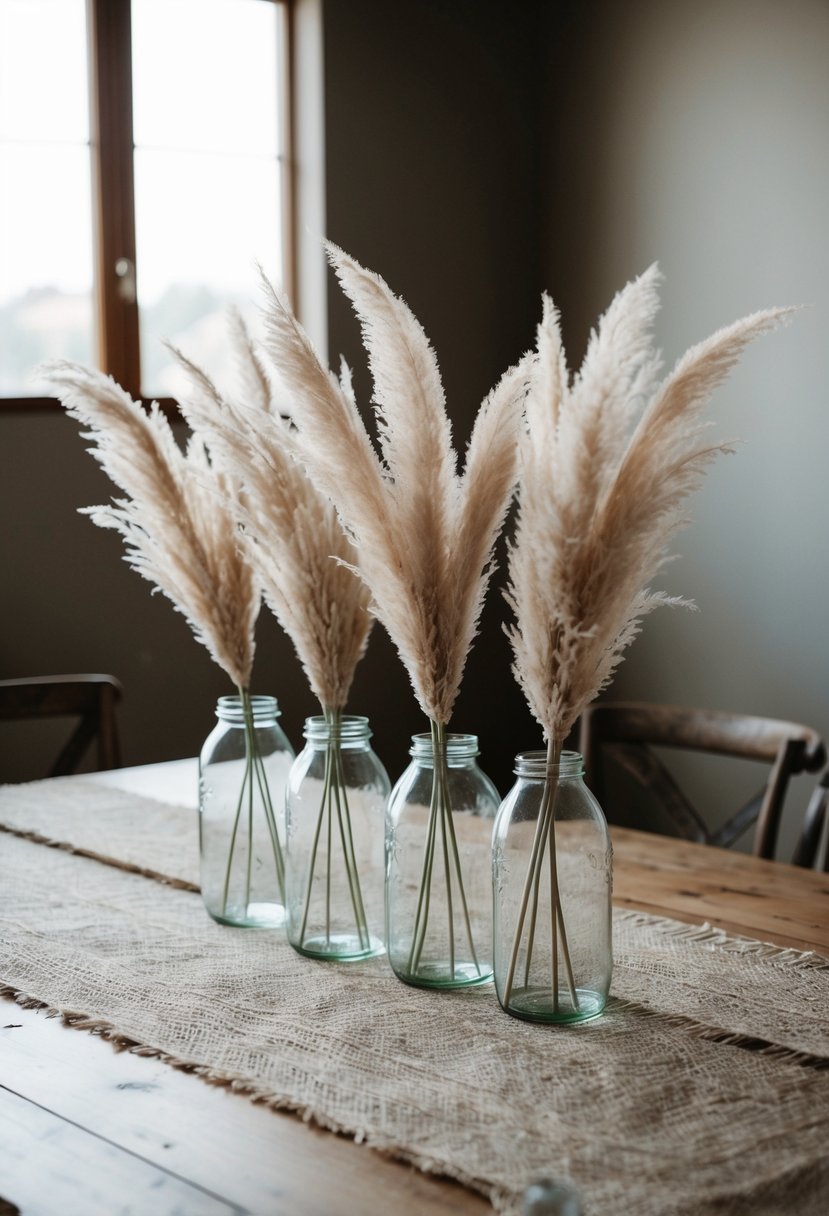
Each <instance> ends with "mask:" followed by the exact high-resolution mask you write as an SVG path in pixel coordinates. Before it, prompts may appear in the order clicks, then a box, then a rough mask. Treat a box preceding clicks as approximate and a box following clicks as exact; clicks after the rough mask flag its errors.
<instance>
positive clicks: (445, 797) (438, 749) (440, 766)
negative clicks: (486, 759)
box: [408, 721, 481, 980]
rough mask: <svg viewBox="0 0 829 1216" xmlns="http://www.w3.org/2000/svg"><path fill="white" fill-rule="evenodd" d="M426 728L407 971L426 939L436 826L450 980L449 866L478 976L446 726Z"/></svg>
mask: <svg viewBox="0 0 829 1216" xmlns="http://www.w3.org/2000/svg"><path fill="white" fill-rule="evenodd" d="M430 727H431V736H432V793H431V798H430V802H429V822H428V827H427V834H426V846H425V850H424V856H423V872H422V875H421V879H420V889H419V891H418V901H417V910H416V912H415V917H414V928H413V933H412V947H411V950H410V952H409V962H408V971H409V974H410V975H412V976H414V975H416V974H417V971H418V968H419V966H420V959H421V955H422V953H423V947H424V944H425V941H426V931H427V928H428V921H429V909H430V901H431V887H432V875H433V872H434V857H435V847H436V844H437V832H438V827H440V833H441V841H442V851H443V867H444V874H445V876H446V904H447V916H448V931H449V943H448V944H449V967H450V972H451V978H452V979H453V980H454V978H455V955H456V949H455V923H454V922H455V907H454V897H453V892H452V870H453V868H454V871H455V874H456V876H457V890H458V895H459V897H460V903H461V907H462V909H463V917H464V923H465V926H466V936H467V940H468V942H469V949H470V953H471V955H472V960H473V962H474V965H475V969H476V971H477V972H478V975H481V967H480V964H479V962H478V956H477V954H476V952H475V943H474V940H473V936H472V922H471V920H470V916H469V906H468V904H467V899H466V891H465V889H464V882H463V870H462V867H461V857H460V850H459V848H458V841H457V836H456V834H455V823H454V816H453V813H452V800H451V797H450V794H449V766H448V759H447V735H446V726H445V724H444V723H441V722H434V721H430Z"/></svg>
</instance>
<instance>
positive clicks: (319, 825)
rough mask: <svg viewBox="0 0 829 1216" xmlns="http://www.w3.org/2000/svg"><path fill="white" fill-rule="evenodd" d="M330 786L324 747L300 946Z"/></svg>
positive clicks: (329, 760) (305, 929) (329, 768)
mask: <svg viewBox="0 0 829 1216" xmlns="http://www.w3.org/2000/svg"><path fill="white" fill-rule="evenodd" d="M330 785H331V751H330V748H328V747H326V750H325V772H324V775H323V783H322V798H321V799H320V809H319V813H318V815H317V824H316V828H315V829H314V841H313V844H312V845H311V859H310V862H309V864H308V880H307V882H306V884H305V906H304V908H303V910H302V925H301V927H300V931H299V942H300V945H304V944H305V934H306V931H307V928H308V916H309V913H310V909H311V892H312V890H313V886H314V871H315V869H316V865H317V851H318V849H319V840H320V833H321V831H322V821H323V818H324V816H325V808H326V805H327V803H328V792H329V789H330Z"/></svg>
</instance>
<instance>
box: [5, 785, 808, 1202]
mask: <svg viewBox="0 0 829 1216" xmlns="http://www.w3.org/2000/svg"><path fill="white" fill-rule="evenodd" d="M192 775H193V762H191V761H183V762H177V763H175V764H172V765H152V766H147V767H145V768H142V769H133V770H128V769H124V770H120V771H118V772H117V773H112V774H96V776H95V779H96V780H99V781H102V782H105V783H107V784H113V785H119V786H121V787H124V788H130V789H133V790H134V791H136V792H139V793H143V794H153V793H155V794H156V796H159V797H164V796H165V794H166V796H167V797H172V796H174V794H173V792H174V791H178V792H179V794H178V795H176V796H177V797H178V796H180V797H182V798H187V797H188V793H187V791H189V790H193V791H195V783H194V781H192ZM613 842H614V857H615V860H614V902H615V903H617V904H618V905H620V906H623V907H631V908H640V909H643V910H645V911H647V912H650V913H652V914H655V915H662V916H672V917H675V918H677V919H679V920H683V921H689V922H695V923H700V922H703V921H708V922H710V923H711V924H712V925H715V926H718V927H721V928H723V929H727V930H729V931H731V932H735V933H740V934H745V935H747V936H749V937H755V938H759V939H761V940H764V941H771V942H775V943H777V944H779V945H783V946H794V947H797V948H799V949H809V950H815V951H817V952H819V953H823V954H826V955H829V876H827V875H823V874H817V873H812V872H810V871H804V870H800V869H795V868H794V867H792V866H786V865H781V864H779V863H775V862H769V861H761V860H759V859H756V858H753V857H747V856H745V855H742V854H739V853H732V852H727V851H725V850H722V849H713V848H710V847H706V846H704V845H697V844H690V843H687V842H685V841H676V840H670V839H667V838H665V837H659V836H653V835H646V834H644V833H641V832H635V831H631V830H629V829H615V830H614V831H613ZM0 978H1V977H0ZM3 1200H5V1201H6V1203H7V1204H8V1205H10V1206H8V1207H7V1208H6V1207H3V1203H2V1201H3ZM15 1209H19V1211H20V1212H22V1213H24V1216H38V1214H43V1216H47V1214H48V1216H52V1214H53V1213H58V1212H61V1213H64V1212H66V1213H74V1212H77V1213H83V1216H97V1214H98V1213H100V1216H115V1214H116V1213H119V1212H124V1213H126V1212H131V1213H139V1214H141V1213H145V1212H146V1213H152V1216H165V1214H169V1216H172V1213H174V1212H176V1213H178V1214H179V1216H181V1214H186V1216H203V1214H205V1216H206V1214H212V1213H234V1212H235V1213H241V1212H251V1213H257V1214H261V1216H350V1214H351V1213H354V1214H355V1216H374V1214H376V1216H380V1214H381V1213H382V1214H383V1216H388V1213H390V1212H392V1213H395V1214H396V1216H397V1214H400V1216H443V1214H446V1216H448V1214H449V1213H462V1214H463V1213H470V1214H472V1213H485V1212H488V1211H491V1209H490V1207H489V1205H488V1204H487V1203H486V1202H485V1201H484V1200H483V1199H481V1198H480V1197H479V1196H477V1195H475V1194H473V1193H472V1192H470V1191H467V1190H465V1189H463V1188H462V1187H460V1186H457V1185H456V1184H454V1183H452V1182H448V1181H446V1180H445V1179H435V1178H430V1177H429V1176H427V1175H425V1174H423V1173H420V1172H419V1171H416V1170H414V1169H411V1168H410V1167H408V1166H406V1165H402V1164H399V1163H397V1162H394V1161H390V1160H387V1159H385V1158H384V1157H382V1156H381V1155H380V1154H378V1153H375V1152H373V1151H372V1150H370V1149H367V1148H365V1147H364V1146H361V1145H357V1144H355V1143H354V1142H353V1141H351V1140H349V1139H347V1138H345V1137H341V1136H335V1135H332V1134H330V1133H327V1132H324V1131H320V1130H318V1129H316V1128H314V1127H311V1126H309V1125H307V1124H304V1123H302V1122H301V1121H300V1120H298V1119H296V1118H295V1117H293V1116H291V1115H288V1114H279V1113H274V1112H273V1111H271V1110H268V1109H266V1108H264V1107H261V1106H256V1105H255V1104H254V1103H253V1102H251V1101H250V1100H249V1099H248V1098H245V1097H243V1096H240V1095H237V1094H234V1093H232V1092H230V1091H228V1090H226V1089H223V1088H219V1087H213V1086H209V1085H206V1084H204V1082H202V1081H201V1080H199V1079H198V1078H197V1077H194V1076H192V1075H190V1074H186V1073H182V1072H178V1071H176V1070H175V1069H173V1068H171V1067H169V1066H168V1065H166V1064H164V1063H161V1062H159V1061H158V1060H153V1059H149V1058H146V1057H141V1056H136V1055H130V1054H129V1053H127V1052H118V1051H116V1050H115V1049H114V1048H113V1047H112V1046H111V1045H110V1044H108V1043H107V1042H106V1041H104V1040H102V1039H100V1038H98V1037H96V1036H93V1035H90V1034H82V1033H80V1032H79V1031H77V1030H72V1029H70V1028H68V1027H65V1026H64V1025H63V1024H62V1023H61V1022H60V1020H59V1019H57V1018H54V1019H50V1018H47V1017H46V1016H45V1015H44V1014H43V1013H42V1012H38V1011H34V1010H24V1009H20V1008H19V1007H18V1006H16V1005H15V1004H13V1003H12V1002H11V1001H8V1000H5V1001H3V1002H2V1003H0V1213H2V1216H8V1214H13V1213H14V1212H15Z"/></svg>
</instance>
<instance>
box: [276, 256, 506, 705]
mask: <svg viewBox="0 0 829 1216" xmlns="http://www.w3.org/2000/svg"><path fill="white" fill-rule="evenodd" d="M328 251H329V257H330V260H331V262H332V265H333V266H334V269H335V270H336V272H337V276H338V278H339V280H340V283H341V284H342V287H343V289H344V291H345V292H346V294H347V295H348V297H349V298H350V300H351V302H352V304H353V306H354V309H355V311H356V312H357V315H358V316H359V318H360V320H361V322H362V327H363V338H364V342H365V346H366V349H367V352H368V356H369V362H370V367H371V371H372V375H373V378H374V394H375V395H374V403H375V408H376V416H377V423H378V431H379V445H380V455H379V456H378V454H377V452H376V451H375V449H374V447H373V445H372V442H371V439H370V438H369V435H368V432H367V431H366V428H365V425H364V423H363V420H362V418H361V417H360V414H359V412H358V410H357V408H356V405H355V403H354V400H353V397H352V396H351V395H350V393H349V392H348V391H347V390H346V389H345V388H344V387H343V385H342V384H341V383H339V382H338V381H337V380H336V378H335V377H334V376H332V375H331V374H330V373H328V372H327V371H326V370H325V369H324V368H323V367H322V366H321V365H320V363H319V360H318V358H317V356H316V354H315V353H314V350H313V348H312V346H311V343H310V341H309V340H308V338H307V336H306V334H305V333H304V331H303V330H302V328H301V327H300V325H299V323H298V322H297V320H296V318H295V317H294V316H293V313H292V312H291V310H290V307H289V306H288V304H287V302H286V301H285V300H284V299H282V298H281V297H280V296H279V295H277V293H276V292H274V291H273V289H272V288H271V287H270V285H269V284H267V283H266V284H265V287H266V292H267V297H268V299H267V307H266V313H265V321H266V337H265V342H264V346H265V349H266V351H267V353H268V354H269V356H270V358H271V359H272V361H273V365H274V368H275V370H276V373H277V375H278V376H279V378H280V380H281V382H282V383H283V384H284V385H285V388H286V390H287V392H288V394H289V396H290V399H291V401H292V404H293V407H294V409H295V420H296V422H297V426H298V429H299V440H298V442H299V446H300V450H301V454H302V459H303V460H304V462H305V465H306V467H307V468H308V470H309V472H310V474H311V476H312V478H313V480H314V482H315V483H316V484H317V485H318V486H319V488H320V489H321V490H323V491H324V492H325V493H326V494H327V495H328V496H329V497H330V498H331V500H332V501H333V502H334V504H335V505H336V508H337V511H338V513H339V516H340V519H341V521H342V523H343V525H344V526H345V528H346V530H347V532H348V535H349V536H350V538H351V539H352V541H353V543H354V545H355V548H356V551H357V553H358V555H359V574H360V577H361V578H362V579H363V581H364V582H365V584H366V586H367V587H368V588H369V590H370V592H371V608H372V611H373V613H374V614H375V615H376V616H377V618H378V619H379V620H380V621H381V622H382V624H383V625H384V626H385V628H386V630H387V632H388V634H389V636H390V637H391V639H392V641H393V643H394V644H395V646H396V648H397V650H398V653H399V655H400V658H401V659H402V661H403V664H404V666H405V667H406V670H407V672H408V674H409V677H410V679H411V682H412V686H413V688H414V691H415V695H416V697H417V700H418V703H419V705H420V707H421V709H422V710H423V712H424V713H425V714H426V715H427V716H428V717H429V718H430V719H431V720H432V721H433V722H435V723H438V724H440V725H442V726H445V725H446V724H447V723H448V722H449V719H450V716H451V713H452V708H453V706H454V703H455V700H456V698H457V694H458V690H459V688H460V683H461V679H462V676H463V670H464V666H465V663H466V658H467V655H468V652H469V649H470V647H471V645H472V641H473V639H474V637H475V634H476V632H477V628H478V621H479V617H480V613H481V608H482V606H483V600H484V595H485V593H486V588H487V584H488V580H489V575H490V572H491V557H492V549H493V546H494V543H495V540H496V538H497V536H498V533H499V531H500V529H501V527H502V525H503V521H504V516H505V514H506V510H507V506H508V504H509V501H510V498H511V496H512V492H513V488H514V484H515V479H516V468H517V465H516V456H517V442H518V433H519V426H520V416H521V402H522V399H523V395H524V389H525V376H526V368H525V365H524V364H523V363H522V364H519V365H518V366H517V367H515V368H512V369H511V370H510V371H508V372H507V373H506V374H505V376H504V377H503V378H502V380H501V381H500V383H499V384H498V386H497V387H496V388H495V389H494V390H493V391H492V392H491V393H490V395H489V396H488V397H487V399H486V400H485V401H484V403H483V405H482V407H481V410H480V412H479V414H478V417H477V420H476V423H475V427H474V430H473V433H472V437H471V440H470V443H469V448H468V451H467V455H466V465H465V468H464V471H463V473H462V474H458V472H457V468H456V464H457V458H456V454H455V451H454V448H453V446H452V436H451V426H450V423H449V419H448V417H447V413H446V408H445V403H444V394H443V386H442V383H441V379H440V372H439V370H438V366H437V361H436V359H435V354H434V351H433V350H432V347H431V346H430V344H429V342H428V339H427V338H426V335H425V333H424V332H423V329H422V327H421V325H420V324H419V322H418V321H417V319H416V318H415V317H414V316H413V314H412V313H411V311H410V310H409V309H408V307H407V306H406V304H405V303H404V302H403V301H402V300H400V299H399V298H398V297H396V296H395V295H394V294H393V293H392V291H391V290H390V289H389V287H388V286H387V284H386V283H385V282H384V281H383V280H382V279H381V278H380V277H379V276H378V275H375V274H373V273H371V272H370V271H368V270H365V269H364V268H363V267H362V266H360V265H359V264H358V263H357V262H356V261H354V259H353V258H350V257H349V256H348V255H347V254H345V253H343V252H342V250H339V249H337V248H336V247H334V246H329V247H328Z"/></svg>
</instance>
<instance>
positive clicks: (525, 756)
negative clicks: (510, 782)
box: [513, 751, 584, 781]
mask: <svg viewBox="0 0 829 1216" xmlns="http://www.w3.org/2000/svg"><path fill="white" fill-rule="evenodd" d="M513 772H514V773H515V775H516V777H523V778H524V780H525V781H544V780H546V778H547V777H548V776H549V777H557V778H558V779H559V780H564V779H565V778H568V777H581V776H583V774H584V758H583V757H582V754H581V752H571V751H563V752H562V753H561V755H560V757H559V762H558V764H548V762H547V753H546V752H545V751H537V752H519V753H518V755H517V756H516V757H515V767H514V769H513Z"/></svg>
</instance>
